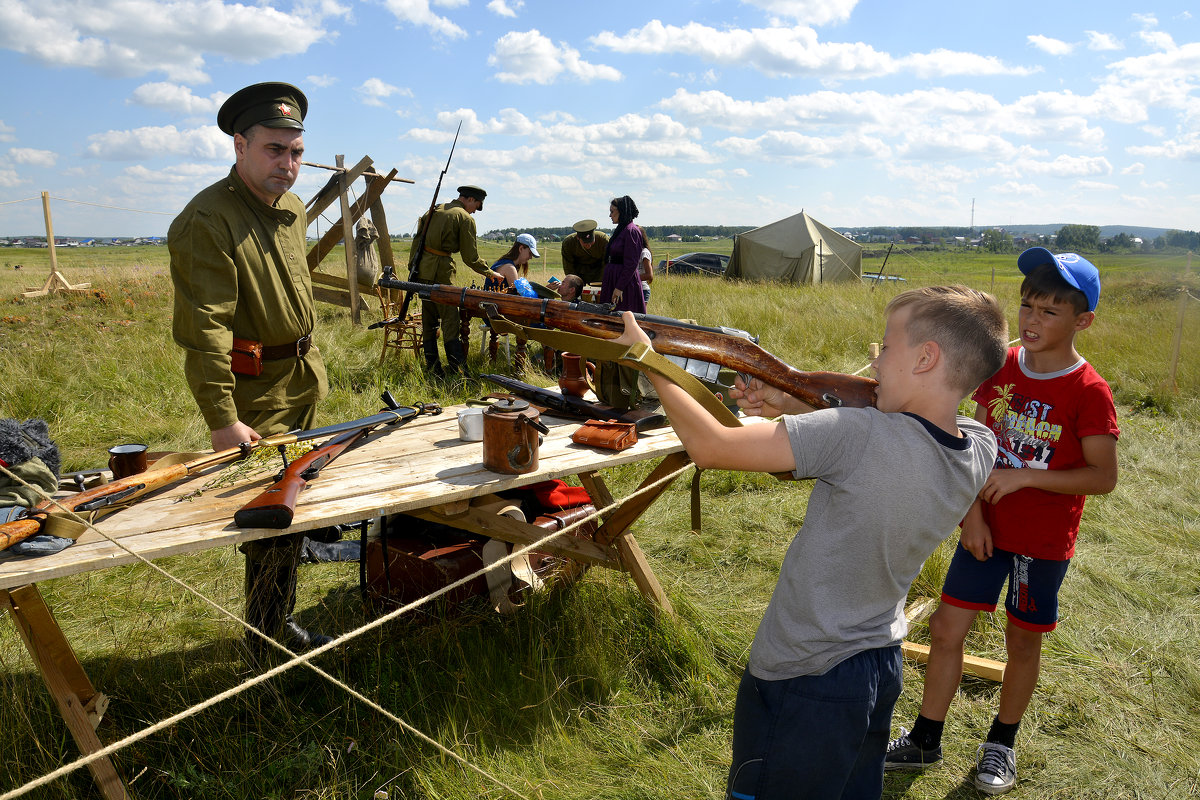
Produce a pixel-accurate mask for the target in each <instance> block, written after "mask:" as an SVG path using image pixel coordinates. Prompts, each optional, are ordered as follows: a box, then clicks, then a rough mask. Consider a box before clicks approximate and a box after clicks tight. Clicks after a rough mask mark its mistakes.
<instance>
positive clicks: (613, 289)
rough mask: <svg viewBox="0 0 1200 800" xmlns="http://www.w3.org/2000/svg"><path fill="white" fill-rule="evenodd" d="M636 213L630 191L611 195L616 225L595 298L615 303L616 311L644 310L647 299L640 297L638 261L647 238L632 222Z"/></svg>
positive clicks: (644, 311) (609, 212)
mask: <svg viewBox="0 0 1200 800" xmlns="http://www.w3.org/2000/svg"><path fill="white" fill-rule="evenodd" d="M637 215H638V207H637V204H636V203H634V202H633V198H631V197H630V196H629V195H625V196H624V197H616V198H613V200H612V202H611V203H610V204H609V207H608V216H609V218H610V219H611V220H612V221H613V223H614V224H615V225H616V226H617V227H616V228H615V229H614V230H613V234H612V236H611V237H609V240H608V249H607V250H606V251H605V254H604V277H603V281H602V283H601V284H600V295H599V297H598V298H597V299H598V300H599V301H600V302H601V303H614V304H615V305H616V307H617V310H618V311H634V312H636V313H638V314H645V313H646V300H645V298H644V297H642V281H641V279H640V278H639V277H638V265H639V264H640V263H641V260H642V248H643V247H645V246H646V242H645V237H643V236H642V230H641V228H639V227H638V226H637V225H634V224H633V221H634V220H635V219H636V218H637Z"/></svg>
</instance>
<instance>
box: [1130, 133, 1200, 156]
mask: <svg viewBox="0 0 1200 800" xmlns="http://www.w3.org/2000/svg"><path fill="white" fill-rule="evenodd" d="M1125 151H1126V152H1127V153H1129V154H1130V155H1135V156H1141V157H1143V158H1170V159H1177V160H1181V161H1200V133H1189V134H1185V135H1183V136H1181V137H1179V138H1178V139H1168V140H1166V141H1164V142H1162V143H1160V144H1153V145H1141V146H1135V147H1127V148H1125Z"/></svg>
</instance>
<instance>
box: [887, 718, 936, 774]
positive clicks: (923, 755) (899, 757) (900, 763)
mask: <svg viewBox="0 0 1200 800" xmlns="http://www.w3.org/2000/svg"><path fill="white" fill-rule="evenodd" d="M941 760H942V746H941V745H940V744H939V745H938V746H937V747H935V748H933V749H932V750H922V749H921V748H920V747H918V746H917V743H916V742H914V741H913V740H912V739H911V738H910V737H909V735H908V730H907V729H906V728H901V729H900V736H898V737H897V738H895V739H892V740H891V741H890V742H888V746H887V754H886V755H885V756H884V757H883V768H884V769H885V770H893V769H906V770H916V771H920V770H923V769H925V768H926V767H932V766H933V765H934V764H937V763H940V762H941Z"/></svg>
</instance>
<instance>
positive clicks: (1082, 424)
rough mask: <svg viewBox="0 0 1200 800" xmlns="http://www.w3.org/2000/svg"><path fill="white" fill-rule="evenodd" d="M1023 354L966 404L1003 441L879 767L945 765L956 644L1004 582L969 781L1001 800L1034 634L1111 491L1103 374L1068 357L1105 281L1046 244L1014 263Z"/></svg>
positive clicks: (1010, 772) (1113, 428)
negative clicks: (992, 695) (919, 679)
mask: <svg viewBox="0 0 1200 800" xmlns="http://www.w3.org/2000/svg"><path fill="white" fill-rule="evenodd" d="M1017 267H1018V268H1019V269H1020V270H1021V272H1023V273H1024V274H1025V280H1024V282H1023V283H1022V284H1021V310H1020V314H1019V320H1020V322H1019V325H1020V334H1021V346H1020V347H1014V348H1012V349H1010V350H1009V351H1008V356H1007V359H1006V360H1005V363H1004V366H1003V367H1002V368H1001V369H1000V371H999V372H997V373H996V374H995V375H993V376H992V377H991V378H990V379H989V380H987V381H986V382H985V383H984V384H983V385H982V386H980V388H979V389H978V391H976V392H975V394H974V396H973V398H972V399H974V400H975V402H976V403H977V406H976V410H975V419H976V420H978V421H979V422H982V423H985V424H987V425H989V426H990V427H991V429H992V431H993V432H994V433H995V436H996V439H997V440H998V441H999V455H998V457H997V459H996V464H995V468H994V469H993V470H992V472H991V475H990V476H989V477H988V479H987V482H986V483H985V484H984V486H983V490H982V491H981V492H980V493H979V499H978V500H976V501H975V503H974V504H973V505H972V506H971V510H970V513H968V515H967V517H966V519H965V520H964V521H963V525H962V535H961V538H960V543H959V546H958V549H957V550H956V551H955V553H954V558H953V560H952V561H951V563H950V567H949V570H948V572H947V575H946V582H945V586H944V587H943V589H942V601H941V604H940V605H939V606H938V609H937V611H935V612H934V614H933V616H932V617H931V618H930V620H929V634H930V639H931V645H930V654H929V664H928V666H927V667H926V668H925V688H924V692H923V694H922V697H921V712H920V714H918V715H917V719H916V722H914V723H913V729H912V731H907V730H905V729H904V728H901V729H900V736H899V737H898V738H896V739H894V740H893V741H892V742H891V743H890V744H889V745H888V755H887V759H886V768H887V769H889V770H893V769H897V770H898V769H906V770H921V769H924V768H925V767H928V766H931V765H933V764H936V763H938V762H939V761H941V758H942V745H941V740H942V728H943V726H944V725H945V720H946V714H947V713H948V712H949V710H950V702H951V700H953V698H954V694H955V692H956V691H957V689H958V684H959V681H960V680H961V678H962V663H963V644H964V642H965V640H966V636H967V633H968V632H969V631H970V629H971V624H972V623H973V622H974V620H975V617H976V615H977V614H979V612H980V611H987V612H992V611H994V610H995V609H996V603H997V601H998V599H999V596H1000V589H1001V587H1002V586H1003V585H1004V582H1005V581H1006V580H1007V581H1008V593H1007V597H1006V600H1005V609H1006V611H1007V612H1008V626H1007V628H1006V630H1005V643H1006V646H1007V650H1008V665H1007V667H1006V668H1005V670H1004V683H1003V685H1002V686H1001V689H1000V707H999V710H998V712H997V714H996V717H995V720H994V721H993V722H992V727H991V730H990V731H989V732H988V735H987V740H986V741H985V742H984V743H983V745H981V746H980V748H979V756H978V764H977V768H976V772H975V786H976V788H978V789H979V790H980V791H982V792H985V793H987V794H1002V793H1004V792H1007V791H1008V790H1009V789H1011V788H1012V787H1013V785H1014V784H1015V783H1016V780H1017V755H1016V750H1015V746H1016V737H1017V729H1018V727H1019V726H1020V724H1021V717H1022V716H1023V715H1024V713H1025V709H1026V708H1027V707H1028V706H1029V702H1030V700H1031V699H1032V697H1033V690H1034V689H1035V688H1036V686H1037V680H1038V674H1039V672H1040V667H1041V653H1042V636H1043V635H1044V634H1045V633H1047V632H1049V631H1052V630H1054V628H1055V626H1056V625H1057V621H1058V592H1059V588H1060V587H1061V586H1062V581H1063V578H1064V577H1065V576H1066V574H1067V567H1068V566H1069V564H1070V559H1071V556H1072V555H1073V554H1074V552H1075V538H1076V536H1077V535H1078V533H1079V520H1080V516H1081V515H1082V513H1083V502H1084V500H1085V498H1086V496H1087V495H1089V494H1106V493H1108V492H1111V491H1112V490H1113V487H1115V486H1116V484H1117V436H1118V435H1119V431H1118V429H1117V417H1116V409H1115V407H1114V405H1113V399H1112V392H1111V391H1110V390H1109V388H1108V384H1107V383H1105V381H1104V379H1103V378H1101V377H1100V375H1099V374H1098V373H1097V372H1096V371H1095V370H1094V369H1093V368H1092V366H1091V365H1090V364H1088V363H1087V362H1086V361H1085V360H1084V359H1083V357H1082V356H1080V355H1079V353H1078V352H1077V351H1076V349H1075V337H1076V335H1078V334H1079V333H1080V332H1081V331H1084V330H1086V329H1087V328H1088V326H1090V325H1091V324H1092V321H1093V320H1094V319H1095V316H1096V313H1095V312H1096V305H1097V303H1099V301H1100V273H1099V272H1098V271H1097V270H1096V268H1095V267H1094V266H1092V264H1091V263H1089V262H1088V261H1087V260H1085V259H1083V258H1081V257H1080V256H1078V255H1076V254H1074V253H1061V254H1059V255H1054V254H1052V253H1051V252H1050V251H1049V250H1047V249H1045V248H1043V247H1034V248H1030V249H1029V250H1026V251H1025V252H1024V253H1022V254H1021V255H1020V257H1019V258H1018V259H1017Z"/></svg>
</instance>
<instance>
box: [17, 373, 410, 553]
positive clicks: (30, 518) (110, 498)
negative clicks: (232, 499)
mask: <svg viewBox="0 0 1200 800" xmlns="http://www.w3.org/2000/svg"><path fill="white" fill-rule="evenodd" d="M390 396H391V394H390V392H389V393H385V397H390ZM385 402H387V400H386V399H385ZM394 402H395V401H392V403H393V404H394ZM402 418H404V415H403V412H402V411H398V410H392V409H389V410H386V411H381V412H379V413H378V414H372V415H371V416H369V417H363V418H362V419H356V420H351V421H348V422H338V423H335V424H333V425H326V426H324V427H321V428H313V429H312V430H309V431H289V432H287V433H280V434H276V435H274V436H268V437H266V438H263V439H257V440H255V441H253V442H242V443H241V444H240V445H238V446H237V447H231V448H229V449H228V450H220V451H217V452H215V453H212V454H211V455H204V456H200V457H199V458H196V459H194V460H192V461H186V462H184V463H181V464H171V465H170V466H165V467H159V468H153V469H150V470H147V471H146V472H141V473H138V474H137V475H130V476H129V477H127V478H121V479H119V480H115V481H112V482H111V483H106V484H103V485H102V486H97V487H95V488H93V489H88V490H87V491H86V492H80V493H78V494H73V495H71V496H69V497H65V498H62V499H61V500H57V501H50V500H47V501H45V502H43V503H41V504H39V505H38V506H37V507H36V508H34V509H33V510H32V511H30V512H29V513H28V514H27V515H26V516H24V517H22V518H21V519H17V520H13V521H12V522H6V523H4V524H2V525H0V550H4V549H6V548H8V547H10V546H11V545H14V544H16V543H17V542H21V541H24V540H25V539H28V538H29V537H30V536H35V535H37V534H38V533H41V531H42V528H43V527H44V526H45V524H46V520H47V519H48V518H49V516H50V514H51V513H53V512H55V511H61V510H62V509H63V508H65V509H66V510H67V511H71V512H75V513H77V514H87V513H91V512H93V511H99V510H101V509H104V508H112V507H115V506H120V505H127V504H129V503H131V502H133V501H135V500H138V499H140V498H141V497H143V496H145V495H148V494H150V493H151V492H154V491H157V490H158V489H161V488H163V487H165V486H170V485H171V484H173V483H178V482H179V481H181V480H183V479H184V478H188V477H191V476H192V475H197V474H199V473H200V472H203V471H204V470H206V469H208V468H209V467H213V466H216V465H217V464H224V463H226V462H229V461H236V460H238V459H239V458H245V457H246V456H248V455H250V453H251V452H252V451H254V450H257V449H259V448H261V447H282V446H286V445H289V444H294V443H295V442H307V441H310V440H312V439H322V438H324V437H326V436H332V435H336V434H341V433H346V432H347V431H356V430H362V429H366V428H373V427H375V426H377V425H382V424H386V423H388V422H396V421H399V420H400V419H402Z"/></svg>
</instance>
